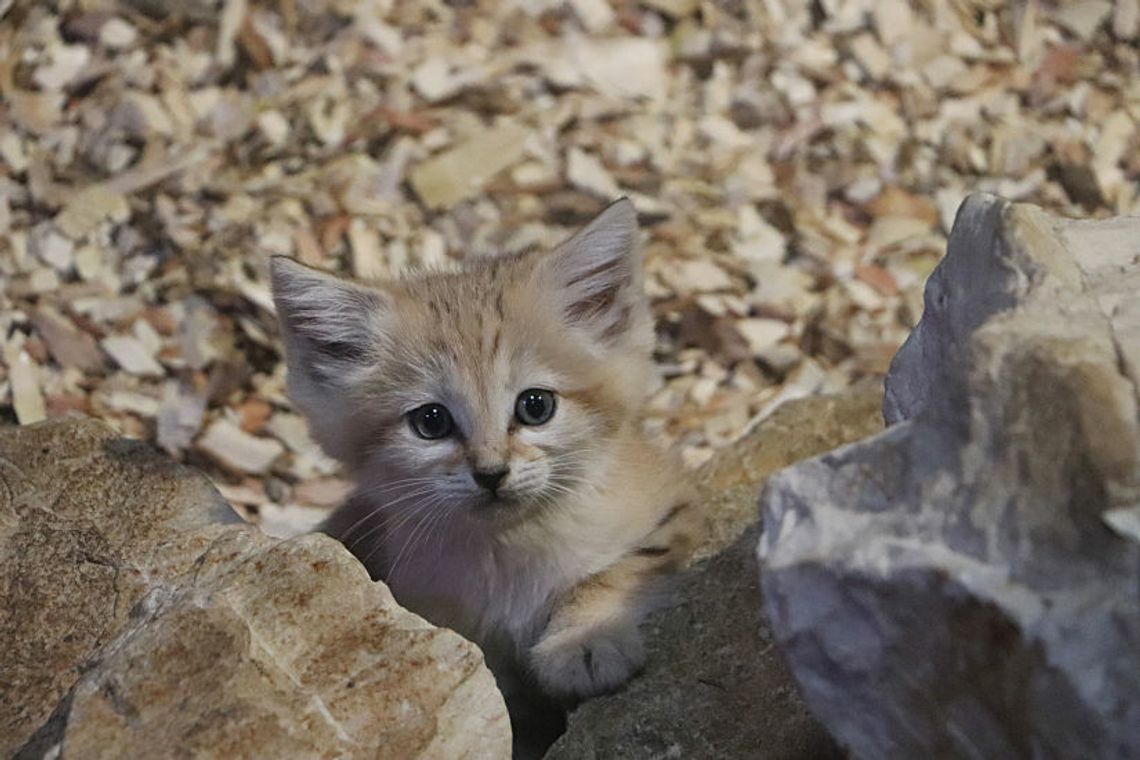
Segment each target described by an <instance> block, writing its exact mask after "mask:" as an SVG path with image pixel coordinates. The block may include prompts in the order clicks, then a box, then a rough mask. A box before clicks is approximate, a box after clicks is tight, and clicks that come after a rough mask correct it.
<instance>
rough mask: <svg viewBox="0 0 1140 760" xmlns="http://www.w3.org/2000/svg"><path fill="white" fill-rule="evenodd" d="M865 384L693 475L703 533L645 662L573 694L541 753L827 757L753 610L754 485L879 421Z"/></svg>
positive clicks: (765, 430) (792, 406) (655, 627)
mask: <svg viewBox="0 0 1140 760" xmlns="http://www.w3.org/2000/svg"><path fill="white" fill-rule="evenodd" d="M881 398H882V392H881V390H880V389H878V388H877V387H876V388H868V389H865V390H860V391H853V392H850V393H847V394H844V395H842V396H835V397H817V398H811V399H806V400H803V401H795V402H791V403H789V404H787V405H785V406H783V407H781V408H780V409H779V410H777V412H776V413H775V414H774V415H772V416H771V417H769V418H768V419H767V420H766V421H765V422H764V423H763V424H762V425H761V426H760V427H759V428H757V429H756V430H755V431H753V433H752V434H751V435H750V436H749V437H748V438H747V439H745V440H744V441H742V442H741V443H740V444H738V445H737V446H736V447H734V448H733V449H732V450H731V451H729V452H726V453H725V454H724V455H723V456H722V457H720V458H717V459H714V460H713V462H711V463H710V466H709V467H708V468H706V469H705V470H704V471H703V473H702V476H701V493H702V496H703V498H704V501H703V503H705V504H707V505H708V511H709V514H710V516H711V518H712V526H711V527H712V531H711V538H710V540H709V542H708V543H707V544H706V545H705V546H703V547H702V548H701V550H700V552H699V555H698V556H699V557H700V561H699V562H698V563H697V564H696V565H694V567H693V568H691V569H690V570H689V571H687V572H686V573H685V574H684V576H683V578H682V580H681V587H680V589H679V592H678V604H677V605H676V606H674V607H672V608H670V609H668V610H665V611H663V612H662V613H660V614H658V615H657V616H655V617H654V618H653V619H652V620H651V622H650V625H649V626H648V627H647V631H646V633H647V636H648V642H649V662H648V665H647V666H646V669H645V671H644V672H643V673H642V674H641V675H640V676H639V677H637V678H635V679H634V680H633V681H632V682H631V683H629V684H628V685H627V686H626V687H625V688H624V689H622V690H621V691H620V692H618V693H616V694H612V695H609V696H605V697H600V698H598V699H594V700H591V701H589V702H587V703H585V704H584V705H582V706H581V707H580V708H579V709H578V710H577V711H576V712H575V713H573V714H572V715H571V717H570V724H569V728H568V730H567V732H566V734H565V735H564V736H563V737H562V738H561V739H559V741H558V742H557V743H556V744H555V745H554V747H553V748H552V749H551V750H550V752H549V753H548V755H547V757H548V758H560V759H564V758H623V759H625V758H632V759H636V758H659V757H692V758H701V757H710V758H711V757H725V758H727V757H738V758H745V757H747V758H764V759H772V758H787V759H788V760H791V759H792V758H802V759H803V760H808V759H809V758H810V759H812V760H814V759H815V758H826V757H831V756H834V755H835V754H836V752H837V750H836V747H835V745H834V744H833V742H832V741H831V739H830V738H829V737H828V736H827V734H826V732H825V731H824V730H823V729H822V727H821V726H820V725H819V724H818V723H817V722H816V721H815V720H814V719H813V718H812V717H811V716H810V715H809V714H808V712H807V709H806V708H805V707H804V705H803V702H802V700H801V699H800V697H799V696H798V694H797V693H796V688H795V686H794V684H793V683H792V681H791V676H790V675H789V673H788V671H787V668H786V667H785V665H784V663H783V661H782V660H781V658H780V657H779V655H778V653H777V651H776V649H775V647H774V645H773V641H772V637H771V634H770V633H769V631H768V629H767V626H766V624H765V623H764V621H763V620H762V618H761V616H760V614H759V612H758V610H759V600H760V589H759V584H758V581H757V577H756V559H755V553H754V550H753V549H754V547H755V545H756V537H757V533H758V531H759V528H758V525H757V521H756V493H757V488H758V484H759V483H760V482H761V481H763V479H764V478H766V477H767V476H768V475H769V474H770V473H771V472H773V471H775V470H777V469H779V468H781V467H785V466H787V465H789V464H791V463H793V462H795V461H798V460H800V459H803V458H805V457H809V456H812V455H814V454H818V453H819V452H821V451H826V450H828V449H831V448H834V447H835V446H838V445H840V444H842V443H846V442H848V441H853V440H856V439H859V438H862V437H865V436H867V435H870V434H871V433H873V432H875V431H877V430H879V429H881V428H882V422H881V417H880V412H879V406H880V401H881Z"/></svg>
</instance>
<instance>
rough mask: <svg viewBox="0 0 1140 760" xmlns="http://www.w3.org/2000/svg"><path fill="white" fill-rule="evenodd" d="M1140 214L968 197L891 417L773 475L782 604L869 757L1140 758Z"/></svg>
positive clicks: (805, 655)
mask: <svg viewBox="0 0 1140 760" xmlns="http://www.w3.org/2000/svg"><path fill="white" fill-rule="evenodd" d="M1138 233H1140V220H1137V219H1123V218H1122V219H1114V220H1108V221H1100V222H1073V221H1064V220H1061V219H1055V218H1052V217H1049V216H1047V215H1046V214H1044V213H1043V212H1042V211H1040V210H1039V209H1037V208H1035V207H1032V206H1026V205H1015V204H1009V203H1006V202H1004V201H1001V200H999V199H997V198H994V197H992V196H986V195H975V196H971V197H970V198H968V199H967V200H966V202H965V203H964V204H963V206H962V208H961V209H960V211H959V213H958V217H957V220H956V222H955V224H954V229H953V232H952V234H951V237H950V242H949V251H948V253H947V255H946V257H945V258H944V259H943V261H942V263H941V264H940V265H939V267H938V269H937V270H936V271H935V273H934V274H933V275H932V276H931V278H930V280H929V282H928V283H927V286H926V310H925V313H924V314H923V317H922V321H921V322H920V323H919V325H918V327H917V328H916V329H915V330H914V332H913V333H912V334H911V336H910V338H909V339H908V341H907V342H906V344H905V345H904V346H903V348H902V349H901V350H900V351H899V353H898V355H897V356H896V357H895V359H894V362H893V364H892V367H891V370H890V374H889V375H888V378H887V384H886V387H887V392H886V401H885V416H886V418H887V421H888V423H892V427H890V428H889V429H888V430H886V431H885V432H883V433H882V434H880V435H878V436H876V437H874V438H872V439H869V440H867V441H864V442H862V443H859V444H856V445H854V446H849V447H847V448H845V449H840V450H838V451H834V452H831V453H829V454H827V455H826V456H823V457H820V458H818V459H814V460H811V461H809V462H804V463H801V464H799V465H797V466H795V467H792V468H790V469H789V470H786V471H784V472H783V473H781V474H780V475H778V476H776V477H774V478H772V479H771V480H770V481H769V483H768V488H767V491H766V493H765V496H764V498H763V499H762V509H763V520H764V526H765V528H764V534H763V537H762V539H761V541H760V547H759V552H760V557H761V560H762V562H763V568H764V570H763V588H764V594H765V601H766V604H765V610H766V611H767V613H768V615H769V617H770V618H771V620H772V625H773V629H774V631H775V633H776V637H777V639H778V640H779V643H780V646H781V647H782V648H783V650H784V652H785V654H786V655H787V657H788V659H789V662H790V664H791V667H792V670H793V672H794V673H795V676H796V680H797V681H798V682H799V684H800V686H801V688H802V689H803V692H804V696H805V699H806V700H807V702H808V704H809V705H810V706H811V708H812V711H813V712H814V713H815V714H816V715H818V716H819V717H820V718H821V719H822V720H823V721H824V723H825V724H826V725H827V726H828V728H829V729H830V730H831V732H832V733H833V734H834V735H835V736H836V737H837V738H838V739H839V740H840V741H841V742H842V743H843V744H845V745H846V746H847V747H848V748H849V749H850V750H851V751H852V753H853V754H854V755H855V756H857V757H922V756H936V757H951V756H969V757H977V758H989V757H993V758H997V757H1026V756H1034V757H1105V758H1124V757H1136V756H1140V594H1137V586H1136V581H1137V578H1138V577H1140V541H1137V538H1136V536H1135V534H1134V533H1132V531H1131V530H1130V529H1129V527H1128V526H1129V525H1130V524H1133V520H1132V519H1131V517H1132V516H1134V515H1135V513H1136V511H1137V503H1138V502H1140V423H1138V418H1137V415H1138V412H1137V410H1138V402H1137V387H1138V383H1137V381H1138V380H1140V298H1138V296H1137V294H1138V293H1140V267H1138V266H1137V254H1138V253H1140V244H1138V243H1137V240H1140V235H1138Z"/></svg>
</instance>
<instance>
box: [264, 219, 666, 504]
mask: <svg viewBox="0 0 1140 760" xmlns="http://www.w3.org/2000/svg"><path fill="white" fill-rule="evenodd" d="M640 269H641V261H640V257H639V255H638V253H637V246H636V222H635V217H634V215H633V211H632V208H631V206H630V204H629V203H628V201H622V202H619V203H617V204H615V205H614V206H611V207H610V208H609V209H607V210H606V212H603V214H602V215H601V216H599V218H598V219H596V220H595V221H594V222H592V223H591V224H590V225H589V226H588V227H587V228H586V229H584V230H583V231H582V232H580V233H579V234H578V235H576V236H575V237H574V238H572V239H571V240H570V241H568V242H567V243H565V244H563V246H561V247H559V248H558V249H556V250H555V251H552V252H549V253H542V252H536V253H533V254H526V255H522V256H517V257H504V258H499V259H494V260H490V261H485V262H481V263H476V264H474V265H472V266H470V267H468V268H467V269H466V270H464V271H462V272H459V273H454V274H434V275H427V276H422V277H418V278H413V279H409V280H405V281H400V282H392V283H382V284H379V285H375V286H369V287H365V286H360V285H355V284H352V283H348V282H345V281H342V280H337V279H334V278H331V277H329V276H328V275H324V274H321V273H317V272H315V271H313V270H309V269H306V268H304V267H301V266H300V265H297V264H294V263H292V262H288V261H287V260H286V261H275V266H274V294H275V297H276V299H277V304H278V309H279V312H280V315H281V318H282V325H283V331H284V334H285V339H286V346H287V356H288V360H289V387H290V393H291V395H292V397H293V398H294V400H295V401H296V403H297V404H298V406H299V407H300V408H301V409H302V410H303V411H304V412H305V413H306V415H308V417H309V420H310V424H311V426H312V428H313V433H314V437H315V438H316V439H317V440H318V441H319V442H320V443H321V444H322V446H324V447H325V449H326V450H328V451H329V452H330V453H331V454H332V455H333V456H336V457H337V458H339V459H340V460H341V461H343V462H345V463H346V464H347V465H348V466H349V467H350V468H351V469H352V470H353V472H354V474H355V475H356V477H357V478H358V479H359V481H360V485H361V491H362V492H363V493H365V494H369V495H371V496H372V497H373V498H374V500H375V502H376V503H377V504H380V505H386V508H389V509H390V510H391V512H392V513H393V514H396V513H405V512H406V513H407V515H408V519H409V520H410V519H412V518H413V517H415V514H413V513H417V514H420V515H423V514H426V513H429V512H432V511H438V512H439V513H440V514H445V513H451V512H452V511H453V510H464V511H465V512H468V513H471V514H475V515H479V516H481V517H484V518H486V519H489V520H517V519H519V518H521V517H523V516H525V515H527V514H530V513H532V512H533V511H535V510H538V509H541V508H543V507H545V506H549V505H551V504H553V503H555V502H556V501H558V499H559V497H560V496H563V495H566V494H567V493H568V492H572V491H578V490H580V489H582V488H583V487H587V484H589V483H590V482H592V481H591V478H592V477H593V478H594V479H595V480H596V477H597V472H596V470H597V464H598V462H599V460H600V459H601V457H602V455H603V454H604V452H605V451H606V449H607V447H608V446H609V445H610V444H611V442H612V439H613V437H614V434H615V433H616V431H617V430H619V429H620V428H621V426H622V425H624V424H625V423H626V422H627V421H628V420H629V419H630V417H631V416H632V414H633V412H634V411H636V409H637V407H638V405H639V404H640V401H641V399H642V397H643V395H644V393H645V390H646V389H647V383H648V373H649V371H651V364H650V362H649V348H650V346H651V342H652V331H651V326H650V319H649V314H648V308H647V305H646V303H645V299H644V296H643V294H642V292H641V272H640ZM416 519H417V520H418V519H419V518H416ZM441 519H442V518H441Z"/></svg>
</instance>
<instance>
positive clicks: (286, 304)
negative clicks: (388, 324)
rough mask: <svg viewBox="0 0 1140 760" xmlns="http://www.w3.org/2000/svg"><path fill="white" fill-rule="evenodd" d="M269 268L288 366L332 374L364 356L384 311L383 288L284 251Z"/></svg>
mask: <svg viewBox="0 0 1140 760" xmlns="http://www.w3.org/2000/svg"><path fill="white" fill-rule="evenodd" d="M269 270H270V275H271V278H272V284H273V301H274V303H276V304H277V317H278V319H279V321H280V323H281V332H282V335H283V337H284V339H285V347H286V353H287V355H288V359H289V365H290V369H291V370H294V371H301V372H304V373H308V374H312V375H313V376H314V379H331V378H335V377H336V376H337V375H338V374H340V373H343V372H345V371H349V370H351V369H353V368H354V367H357V366H361V365H362V364H364V363H365V362H366V361H367V359H368V358H369V356H370V355H371V354H372V352H373V348H374V346H375V344H376V340H377V337H378V330H379V329H381V328H380V326H381V323H382V320H383V315H384V313H385V312H386V311H387V308H386V307H387V303H386V299H385V298H384V296H383V294H382V293H380V292H379V291H377V290H374V289H371V288H366V287H363V286H361V285H357V284H355V283H352V282H349V281H347V280H342V279H340V278H338V277H336V276H334V275H331V274H328V273H326V272H321V271H318V270H316V269H310V268H309V267H307V266H305V265H303V264H299V263H297V262H296V261H293V260H292V259H289V258H286V257H285V256H274V257H273V258H272V260H271V261H270V265H269Z"/></svg>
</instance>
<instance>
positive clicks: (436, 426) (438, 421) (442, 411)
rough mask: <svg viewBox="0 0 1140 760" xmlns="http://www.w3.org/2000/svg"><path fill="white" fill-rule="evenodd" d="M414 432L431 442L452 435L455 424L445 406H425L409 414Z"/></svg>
mask: <svg viewBox="0 0 1140 760" xmlns="http://www.w3.org/2000/svg"><path fill="white" fill-rule="evenodd" d="M408 424H409V425H411V427H412V432H413V433H415V434H416V435H418V436H419V437H420V438H426V439H428V440H429V441H430V440H433V439H435V438H443V437H445V436H448V435H451V431H452V430H454V429H455V422H454V421H453V420H452V419H451V412H449V411H447V407H446V406H444V405H443V404H424V405H423V406H420V407H417V408H415V409H413V410H412V411H410V412H408Z"/></svg>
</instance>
